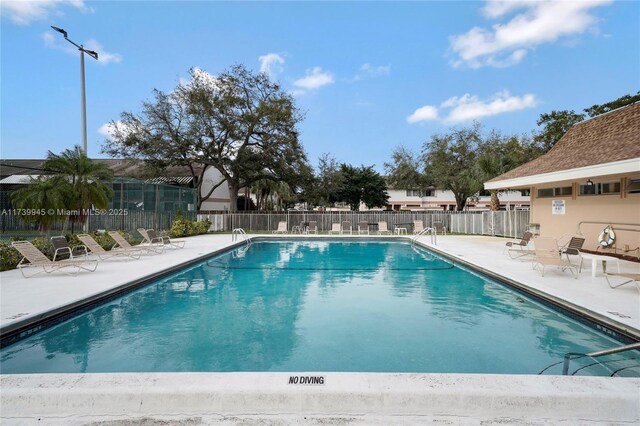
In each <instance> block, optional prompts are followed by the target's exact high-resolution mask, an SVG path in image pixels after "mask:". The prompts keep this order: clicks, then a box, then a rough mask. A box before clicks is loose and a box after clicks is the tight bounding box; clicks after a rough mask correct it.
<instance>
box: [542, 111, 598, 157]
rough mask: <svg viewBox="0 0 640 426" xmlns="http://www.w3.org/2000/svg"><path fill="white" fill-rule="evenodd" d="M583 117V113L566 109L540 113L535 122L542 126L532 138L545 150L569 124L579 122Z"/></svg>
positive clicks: (553, 143) (562, 134)
mask: <svg viewBox="0 0 640 426" xmlns="http://www.w3.org/2000/svg"><path fill="white" fill-rule="evenodd" d="M584 118H585V115H584V114H577V113H576V112H575V111H568V110H564V111H551V112H550V113H549V114H546V113H545V114H541V115H540V118H539V119H538V121H537V124H538V126H544V127H543V128H542V131H541V132H539V133H537V134H536V135H535V136H534V138H533V139H534V141H535V142H537V143H538V144H540V145H541V146H542V149H543V150H544V152H547V151H549V150H550V149H551V148H553V146H554V145H555V144H556V142H558V141H559V140H560V138H561V137H562V136H564V134H565V133H567V131H569V129H570V128H571V126H573V125H574V124H576V123H579V122H581V121H582V120H584Z"/></svg>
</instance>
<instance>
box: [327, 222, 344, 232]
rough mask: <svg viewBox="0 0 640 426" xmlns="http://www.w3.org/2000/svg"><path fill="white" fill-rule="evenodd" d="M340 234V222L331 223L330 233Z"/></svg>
mask: <svg viewBox="0 0 640 426" xmlns="http://www.w3.org/2000/svg"><path fill="white" fill-rule="evenodd" d="M333 233H336V234H340V233H342V230H341V229H340V224H339V223H332V224H331V231H329V234H333Z"/></svg>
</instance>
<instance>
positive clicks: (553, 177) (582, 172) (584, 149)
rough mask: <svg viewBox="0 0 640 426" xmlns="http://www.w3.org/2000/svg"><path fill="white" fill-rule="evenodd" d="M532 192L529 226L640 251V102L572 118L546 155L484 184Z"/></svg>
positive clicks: (592, 245)
mask: <svg viewBox="0 0 640 426" xmlns="http://www.w3.org/2000/svg"><path fill="white" fill-rule="evenodd" d="M484 187H485V189H487V190H496V189H497V190H505V189H516V190H517V189H520V190H527V189H528V190H529V191H530V193H531V219H530V221H531V229H532V230H533V231H534V233H539V234H540V235H542V236H550V237H556V238H559V237H561V236H563V235H573V234H579V235H583V236H584V237H585V238H586V241H585V246H584V247H585V248H586V249H588V250H596V249H598V250H602V247H601V245H600V244H599V241H600V237H601V235H602V233H603V230H604V228H606V227H611V228H612V229H613V230H614V235H615V240H614V241H613V242H612V243H611V244H610V246H609V248H608V249H607V251H609V252H615V253H617V254H624V255H631V256H634V257H635V256H637V257H640V253H639V251H640V249H639V248H638V247H640V103H638V102H636V103H634V104H631V105H628V106H625V107H622V108H619V109H616V110H614V111H611V112H608V113H605V114H602V115H599V116H596V117H594V118H591V119H588V120H585V121H582V122H580V123H577V124H574V125H573V126H572V127H571V128H570V129H569V131H568V132H567V133H566V134H565V135H564V136H563V137H562V138H561V139H560V140H559V141H558V142H557V143H556V144H555V145H554V147H553V148H552V149H551V150H550V151H549V152H547V153H546V154H545V155H543V156H541V157H538V158H536V159H535V160H533V161H530V162H528V163H526V164H523V165H522V166H520V167H517V168H515V169H513V170H511V171H509V172H507V173H504V174H502V175H500V176H497V177H495V178H493V179H491V180H489V181H487V182H485V184H484Z"/></svg>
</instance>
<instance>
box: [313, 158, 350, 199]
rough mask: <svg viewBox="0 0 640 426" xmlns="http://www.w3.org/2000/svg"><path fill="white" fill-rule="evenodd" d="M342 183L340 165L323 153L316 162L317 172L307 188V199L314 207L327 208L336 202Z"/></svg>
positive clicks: (342, 177)
mask: <svg viewBox="0 0 640 426" xmlns="http://www.w3.org/2000/svg"><path fill="white" fill-rule="evenodd" d="M343 183H344V176H343V175H342V173H341V172H340V165H339V164H338V162H337V161H336V159H335V158H334V157H333V156H331V154H328V153H324V154H322V155H321V156H320V159H319V160H318V171H317V174H316V176H315V178H314V179H313V182H311V185H310V186H309V187H308V188H307V191H308V192H309V198H310V199H311V200H312V202H313V203H314V204H316V205H319V206H322V207H329V206H332V205H334V203H335V202H336V201H339V200H338V193H339V191H340V189H341V188H342V185H343Z"/></svg>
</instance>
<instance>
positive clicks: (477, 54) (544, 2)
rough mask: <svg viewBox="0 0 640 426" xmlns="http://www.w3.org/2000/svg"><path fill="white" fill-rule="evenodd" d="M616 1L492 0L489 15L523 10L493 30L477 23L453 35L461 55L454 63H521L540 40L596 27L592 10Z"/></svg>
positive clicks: (487, 7) (453, 44)
mask: <svg viewBox="0 0 640 426" xmlns="http://www.w3.org/2000/svg"><path fill="white" fill-rule="evenodd" d="M612 1H613V0H581V1H553V0H540V1H524V0H515V1H504V0H498V1H488V2H487V4H486V5H485V8H484V9H483V14H484V15H485V16H486V17H488V18H489V19H496V18H500V17H505V16H506V15H508V14H510V13H512V12H515V11H519V13H518V14H516V15H515V16H513V17H512V18H511V20H509V21H508V22H505V23H496V24H494V25H493V26H492V27H491V29H490V30H489V29H485V28H480V27H473V28H472V29H470V30H469V31H468V32H466V33H465V34H461V35H454V36H452V37H450V42H451V49H452V50H453V52H454V53H455V54H456V55H457V56H458V57H457V58H456V59H455V60H453V61H452V65H453V66H454V67H458V66H461V65H468V66H470V67H471V68H479V67H482V66H486V65H489V66H494V67H505V66H511V65H514V64H517V63H518V62H520V61H521V60H522V59H523V58H524V57H525V56H526V53H527V51H528V50H529V49H533V48H535V47H536V46H538V45H540V44H544V43H551V42H555V41H556V40H558V39H559V38H561V37H565V36H572V35H573V36H575V35H577V34H582V33H584V32H585V31H587V30H591V31H593V30H594V29H595V27H596V25H597V21H598V20H597V18H596V17H595V16H593V15H591V14H590V13H589V12H590V11H591V9H593V8H595V7H598V6H603V5H607V4H610V3H611V2H612Z"/></svg>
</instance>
